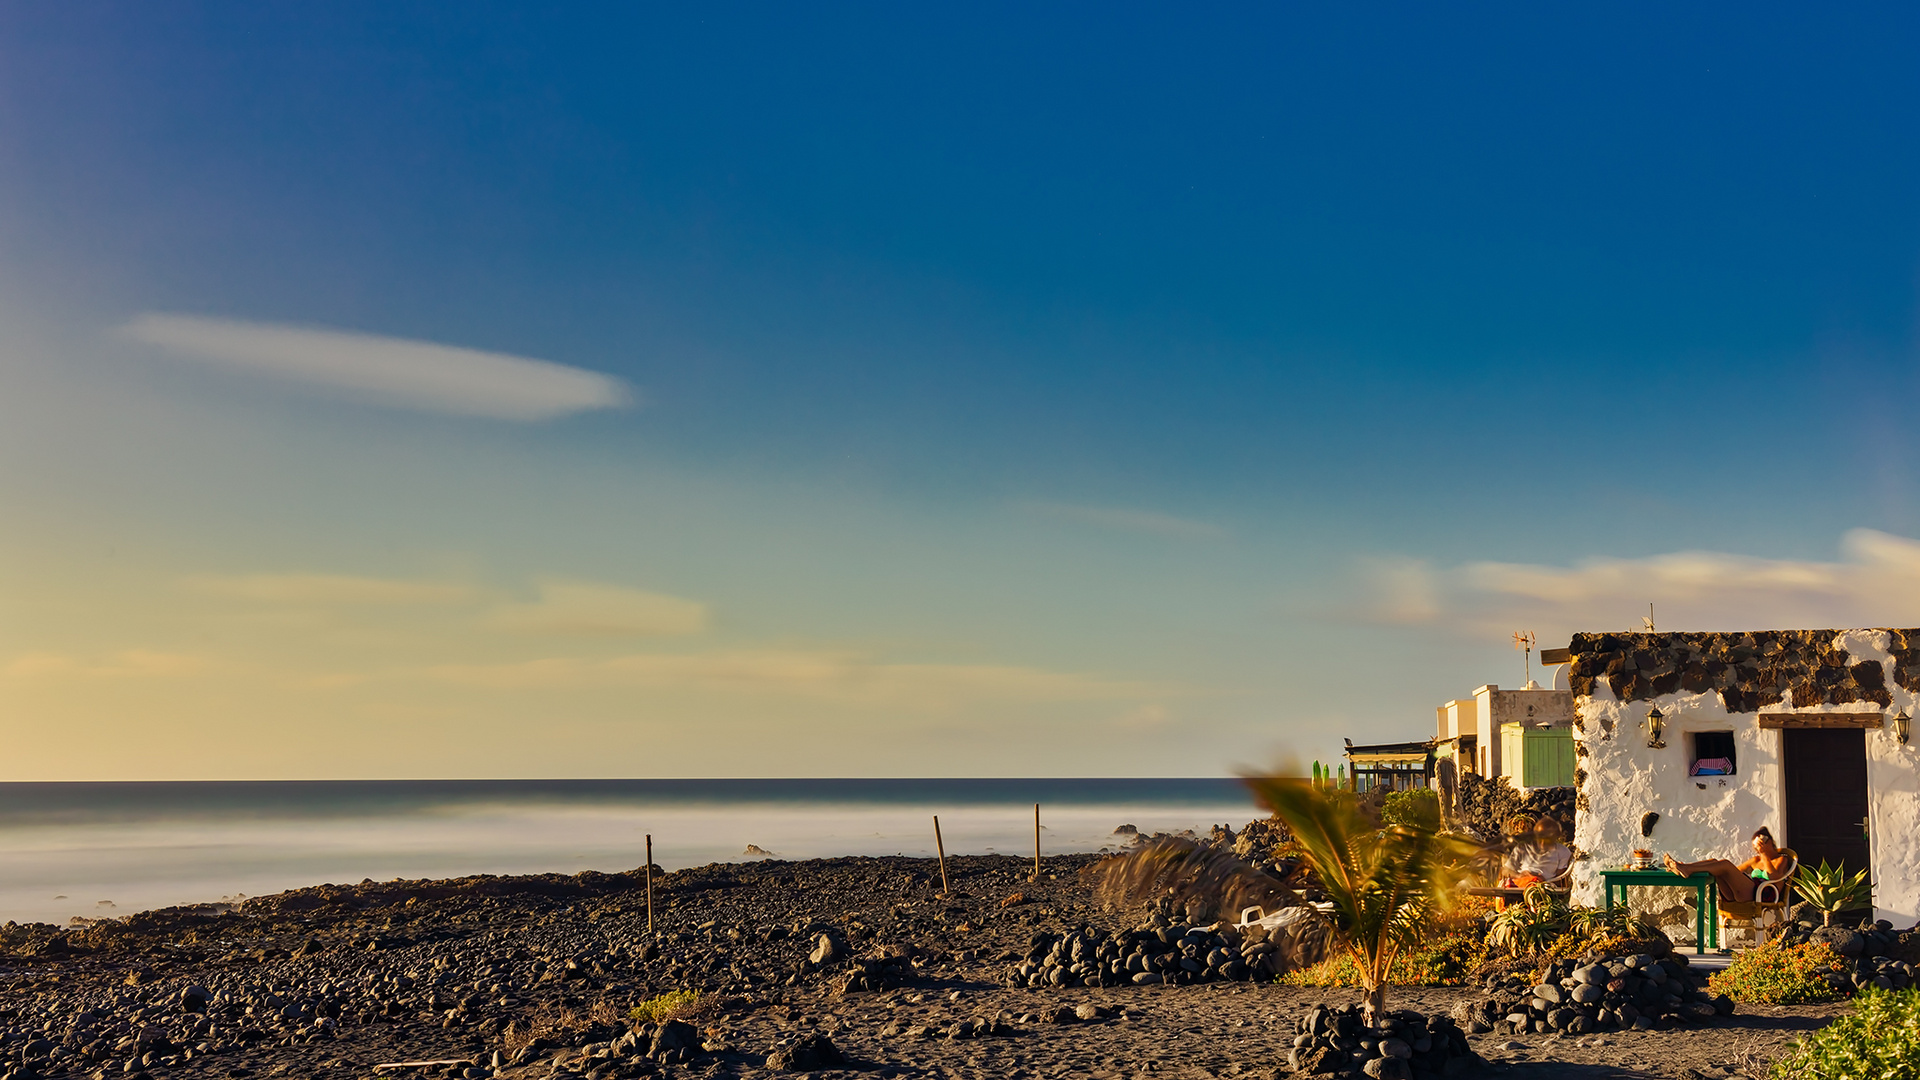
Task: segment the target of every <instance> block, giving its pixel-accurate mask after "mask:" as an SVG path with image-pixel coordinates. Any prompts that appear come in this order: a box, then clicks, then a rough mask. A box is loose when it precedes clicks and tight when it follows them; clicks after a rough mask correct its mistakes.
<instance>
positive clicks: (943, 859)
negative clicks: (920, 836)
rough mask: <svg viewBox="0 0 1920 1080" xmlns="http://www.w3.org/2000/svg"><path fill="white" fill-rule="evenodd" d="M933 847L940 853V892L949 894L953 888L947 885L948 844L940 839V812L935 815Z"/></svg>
mask: <svg viewBox="0 0 1920 1080" xmlns="http://www.w3.org/2000/svg"><path fill="white" fill-rule="evenodd" d="M933 849H934V850H935V851H937V852H939V853H940V894H941V895H942V896H945V895H949V894H951V893H952V892H953V890H952V889H951V888H949V887H948V886H947V845H946V844H944V843H942V842H941V841H940V815H939V814H935V815H933Z"/></svg>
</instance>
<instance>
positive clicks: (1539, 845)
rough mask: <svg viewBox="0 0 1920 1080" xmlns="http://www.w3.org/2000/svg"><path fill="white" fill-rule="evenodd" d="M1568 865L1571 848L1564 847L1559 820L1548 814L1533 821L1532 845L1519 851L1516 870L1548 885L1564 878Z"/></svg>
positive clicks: (1564, 833)
mask: <svg viewBox="0 0 1920 1080" xmlns="http://www.w3.org/2000/svg"><path fill="white" fill-rule="evenodd" d="M1572 865H1573V849H1572V848H1570V847H1568V846H1567V831H1566V829H1565V828H1563V827H1562V826H1561V824H1560V820H1559V819H1558V818H1556V817H1553V816H1552V815H1550V814H1546V815H1542V816H1541V818H1540V820H1539V821H1536V822H1534V824H1533V844H1532V845H1531V846H1529V847H1525V848H1522V849H1520V850H1519V851H1518V852H1516V853H1515V857H1514V868H1515V869H1516V870H1521V871H1524V872H1525V873H1526V874H1528V875H1530V876H1532V877H1533V878H1534V879H1535V880H1537V881H1540V882H1544V883H1546V884H1549V885H1551V884H1554V883H1555V882H1558V881H1559V880H1560V879H1561V878H1562V877H1564V876H1565V875H1566V872H1567V867H1569V866H1572Z"/></svg>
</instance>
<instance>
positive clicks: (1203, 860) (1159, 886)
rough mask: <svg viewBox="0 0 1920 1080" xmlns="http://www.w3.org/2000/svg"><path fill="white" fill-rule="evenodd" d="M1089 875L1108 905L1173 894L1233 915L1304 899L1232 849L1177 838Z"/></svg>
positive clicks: (1197, 907) (1196, 907)
mask: <svg viewBox="0 0 1920 1080" xmlns="http://www.w3.org/2000/svg"><path fill="white" fill-rule="evenodd" d="M1086 873H1087V875H1088V876H1089V877H1091V878H1092V879H1093V880H1094V882H1095V896H1097V897H1098V898H1099V899H1100V901H1101V902H1102V903H1104V904H1106V905H1107V906H1108V907H1117V908H1128V907H1136V906H1138V905H1140V904H1142V903H1146V902H1148V901H1155V900H1159V899H1160V898H1162V897H1169V898H1171V899H1172V900H1173V901H1174V902H1175V904H1177V905H1184V906H1186V907H1187V908H1189V909H1190V910H1193V911H1195V913H1196V914H1199V915H1201V916H1203V917H1204V915H1205V914H1208V913H1211V914H1214V915H1215V916H1217V917H1226V918H1233V917H1236V916H1238V915H1239V913H1240V911H1241V909H1242V908H1246V907H1250V906H1252V905H1255V904H1258V905H1260V906H1262V907H1265V908H1267V909H1269V910H1272V909H1274V908H1276V907H1290V906H1293V905H1295V904H1299V903H1300V902H1301V900H1300V896H1299V894H1297V893H1295V892H1294V891H1293V890H1292V889H1289V888H1287V887H1286V886H1285V885H1283V884H1281V883H1280V881H1279V880H1278V879H1276V878H1274V877H1273V876H1272V875H1270V874H1267V873H1265V872H1263V871H1260V870H1256V869H1254V868H1253V867H1252V866H1251V865H1249V864H1248V863H1246V862H1245V861H1243V860H1242V859H1240V858H1238V857H1237V856H1235V855H1234V854H1233V853H1232V852H1229V851H1225V850H1222V849H1220V848H1217V847H1211V846H1209V845H1206V844H1201V843H1196V842H1195V841H1192V840H1185V839H1181V838H1179V837H1174V836H1163V837H1161V838H1159V839H1157V840H1152V841H1149V842H1147V843H1146V844H1144V845H1143V846H1141V847H1139V848H1137V849H1136V850H1133V851H1129V852H1127V853H1125V854H1123V855H1115V856H1112V857H1111V858H1106V859H1102V860H1100V861H1099V862H1097V863H1095V864H1093V865H1092V866H1090V867H1088V868H1087V871H1086Z"/></svg>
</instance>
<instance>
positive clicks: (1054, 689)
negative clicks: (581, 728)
mask: <svg viewBox="0 0 1920 1080" xmlns="http://www.w3.org/2000/svg"><path fill="white" fill-rule="evenodd" d="M429 673H430V674H431V675H432V676H433V677H435V678H438V679H441V680H444V681H447V682H451V683H458V684H464V685H471V686H483V687H489V688H495V689H520V690H529V689H541V690H550V689H588V688H596V687H604V686H637V687H648V688H654V689H667V690H675V689H678V690H696V691H719V692H726V693H734V694H746V695H754V696H771V697H793V698H809V699H817V700H828V701H836V702H841V703H846V704H859V705H873V706H894V707H909V708H923V709H939V708H946V707H950V706H955V705H960V704H964V703H969V702H983V701H984V702H991V701H1021V702H1068V701H1111V700H1124V699H1135V698H1140V697H1152V696H1164V695H1168V694H1173V693H1177V692H1178V691H1177V688H1174V687H1169V686H1167V685H1165V684H1156V683H1145V682H1134V681H1128V680H1117V679H1106V678H1101V677H1099V676H1092V675H1081V674H1075V673H1071V672H1059V671H1048V670H1045V669H1041V668H1030V667H1018V666H1013V665H999V664H927V663H920V664H913V663H894V662H888V661H884V660H879V659H876V658H874V657H871V656H867V655H863V654H860V653H853V652H834V651H808V650H798V649H787V650H729V651H715V652H701V653H642V654H634V655H629V656H619V657H613V658H610V659H590V658H572V657H555V658H549V659H542V660H528V661H522V662H517V663H503V664H449V665H442V666H439V667H435V668H433V669H432V670H431V671H430V672H429Z"/></svg>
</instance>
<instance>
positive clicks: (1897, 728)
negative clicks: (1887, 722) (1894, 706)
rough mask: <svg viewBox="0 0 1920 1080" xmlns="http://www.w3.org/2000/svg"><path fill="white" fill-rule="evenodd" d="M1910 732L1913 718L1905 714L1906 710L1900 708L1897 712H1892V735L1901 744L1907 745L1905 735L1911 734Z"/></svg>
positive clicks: (1911, 731)
mask: <svg viewBox="0 0 1920 1080" xmlns="http://www.w3.org/2000/svg"><path fill="white" fill-rule="evenodd" d="M1912 733H1913V720H1912V718H1910V717H1908V716H1907V710H1905V709H1901V710H1900V711H1899V712H1897V713H1894V714H1893V737H1894V738H1896V739H1899V740H1900V745H1901V746H1905V745H1907V736H1908V735H1911V734H1912Z"/></svg>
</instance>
